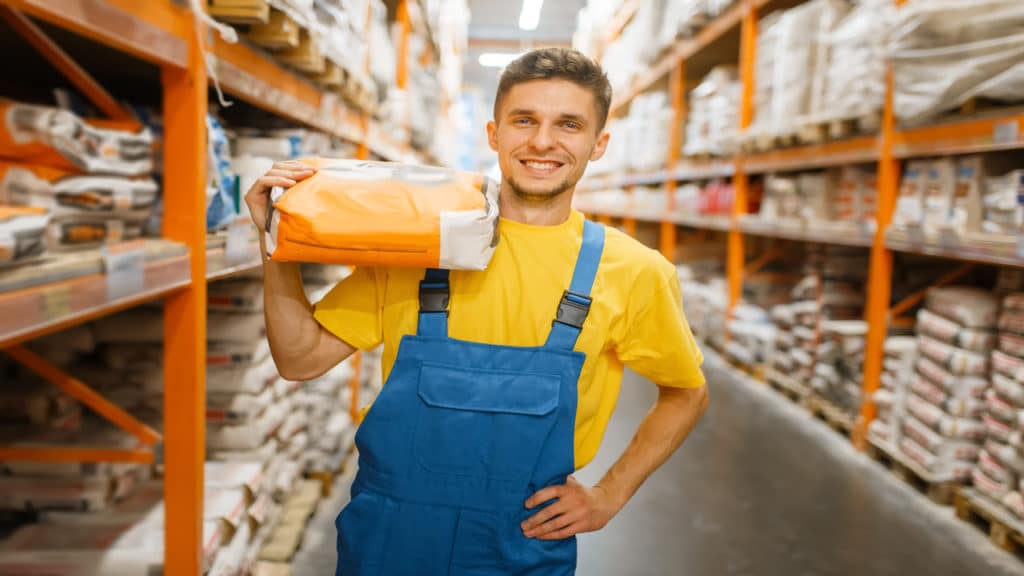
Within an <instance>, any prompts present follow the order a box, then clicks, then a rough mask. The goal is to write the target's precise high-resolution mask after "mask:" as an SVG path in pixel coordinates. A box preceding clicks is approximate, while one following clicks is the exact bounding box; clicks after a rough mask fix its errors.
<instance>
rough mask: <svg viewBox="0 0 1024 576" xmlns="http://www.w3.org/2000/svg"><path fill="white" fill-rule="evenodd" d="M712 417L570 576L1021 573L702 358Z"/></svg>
mask: <svg viewBox="0 0 1024 576" xmlns="http://www.w3.org/2000/svg"><path fill="white" fill-rule="evenodd" d="M705 369H706V373H707V375H708V379H709V381H710V382H711V396H712V399H711V409H710V410H709V412H708V414H707V415H706V416H705V418H704V420H703V421H702V422H701V424H700V425H699V426H698V427H697V430H696V431H695V432H694V434H693V436H692V437H691V438H690V440H689V441H688V442H687V444H686V445H685V446H684V447H683V449H682V450H680V451H679V452H678V453H677V454H676V455H675V456H674V457H673V458H672V459H671V460H669V462H667V463H666V464H665V466H664V467H662V469H661V470H659V471H658V473H657V474H655V475H654V476H653V477H652V478H651V479H650V480H649V481H648V482H647V484H646V485H644V487H643V488H642V489H641V490H640V492H639V493H638V494H637V496H636V497H635V498H634V499H633V500H632V502H630V504H629V505H628V506H627V507H626V509H625V510H623V511H622V512H621V513H620V514H619V516H618V517H616V518H615V519H614V520H613V521H612V523H611V524H609V525H608V527H606V528H605V530H603V531H602V532H599V533H596V534H588V535H585V536H583V537H582V538H581V539H580V560H579V570H578V573H579V574H580V575H581V576H622V575H626V574H628V575H629V576H675V575H680V576H723V575H726V574H728V575H736V576H748V575H749V576H776V575H778V576H833V575H834V576H847V575H854V574H864V575H870V576H888V575H894V576H895V575H899V576H904V575H907V574H914V575H918V574H920V575H925V574H927V575H928V576H945V575H948V576H954V575H955V576H966V575H971V574H978V575H981V574H984V575H986V576H1002V575H1024V563H1022V562H1020V561H1018V560H1017V559H1015V558H1012V557H1010V556H1008V555H1006V554H1004V553H1002V552H999V551H998V550H997V549H995V548H994V547H993V546H992V545H991V544H989V542H988V541H987V539H986V538H985V536H984V535H983V534H982V533H981V532H980V531H978V530H976V529H975V528H973V527H971V526H967V525H965V524H963V523H962V522H960V521H958V520H957V519H956V518H955V517H954V516H953V511H952V509H951V508H939V507H937V506H934V505H933V504H932V503H931V502H929V501H928V500H927V499H925V498H924V497H923V496H921V495H920V494H918V493H917V492H915V491H914V490H912V489H911V488H909V487H907V486H905V485H904V484H902V483H901V482H899V481H898V480H896V479H895V478H894V477H892V475H891V474H889V473H888V472H887V471H885V470H884V469H882V468H881V467H880V466H877V465H876V464H875V463H874V462H871V461H870V460H868V459H867V458H866V457H863V456H862V455H860V454H857V453H856V452H854V451H853V449H852V448H851V447H850V445H849V443H848V442H846V441H845V440H843V439H842V438H841V437H840V436H839V435H838V434H836V433H835V432H833V431H832V430H830V429H828V428H827V427H825V425H824V424H822V423H820V422H817V421H815V420H813V419H812V418H811V417H810V416H808V415H807V414H806V413H805V412H804V411H803V410H801V409H799V408H798V407H797V406H795V405H793V404H791V403H789V402H788V401H786V400H783V399H782V398H781V397H779V396H777V395H776V393H775V392H773V391H771V390H770V389H767V388H765V387H763V386H754V385H751V384H749V383H746V382H743V381H739V380H738V379H736V378H735V377H734V376H733V375H732V372H731V371H729V370H726V369H725V368H724V367H723V366H722V364H721V363H720V361H719V360H718V359H717V358H715V357H709V359H708V361H707V364H706V366H705ZM655 393H656V392H655V389H654V387H653V386H651V385H650V384H649V383H647V382H645V381H643V380H642V379H640V378H639V377H637V376H636V375H632V374H630V375H628V376H627V377H626V381H625V382H623V387H622V395H621V399H620V402H619V406H618V409H617V411H616V415H615V417H614V418H613V419H612V422H611V425H610V426H609V428H608V434H607V437H606V438H605V443H604V445H603V446H602V450H601V452H600V453H599V454H598V456H597V459H596V460H595V461H594V463H593V464H592V465H590V466H588V467H587V468H585V469H584V470H581V471H580V473H579V478H580V479H581V480H582V481H585V482H591V483H592V482H595V481H596V480H597V479H598V478H600V475H601V474H602V473H603V472H604V470H606V469H607V467H608V466H609V465H610V464H611V462H612V461H613V460H614V459H615V457H617V456H618V454H620V453H621V451H622V450H623V449H624V448H625V446H626V444H627V443H628V442H629V439H630V436H631V434H632V432H633V430H635V428H636V425H637V423H638V422H639V421H640V419H641V418H642V417H643V415H644V414H645V413H646V411H647V409H648V408H649V407H650V405H651V403H652V402H653V400H654V397H655ZM341 488H342V489H341V490H340V491H338V492H335V495H334V498H331V499H328V500H327V501H324V502H322V503H321V507H320V511H319V512H318V514H317V516H316V517H315V518H314V519H313V520H312V521H311V523H310V526H309V530H308V532H307V534H306V537H305V541H304V543H303V549H302V551H300V553H299V554H298V556H297V557H296V560H295V563H294V573H295V576H320V575H323V574H330V573H332V572H331V570H333V566H334V564H333V562H334V523H333V520H334V516H335V515H336V514H337V511H338V510H339V509H340V508H341V506H342V505H343V504H344V502H346V501H347V497H346V496H345V493H346V491H347V486H342V487H341Z"/></svg>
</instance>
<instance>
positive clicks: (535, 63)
mask: <svg viewBox="0 0 1024 576" xmlns="http://www.w3.org/2000/svg"><path fill="white" fill-rule="evenodd" d="M555 79H558V80H568V81H569V82H572V83H573V84H576V85H577V86H579V87H581V88H585V89H586V90H588V91H590V93H591V94H593V95H594V102H595V103H596V104H597V117H598V127H597V129H598V131H600V130H603V129H604V124H605V122H606V121H607V120H608V111H609V109H610V108H611V106H612V86H611V84H610V83H609V82H608V76H606V75H605V73H604V70H602V69H601V65H600V64H598V63H597V62H595V61H594V60H592V59H590V58H589V57H587V56H586V55H584V54H583V53H582V52H579V51H578V50H573V49H571V48H540V49H537V50H531V51H529V52H527V53H526V54H523V55H522V56H520V57H519V58H517V59H516V60H515V61H513V62H512V63H511V64H509V65H508V66H507V67H506V68H505V71H504V72H502V73H501V80H500V81H499V82H498V94H497V95H496V96H495V97H494V117H495V119H497V118H498V107H499V106H500V104H501V100H502V98H504V97H505V95H506V94H508V92H509V90H511V89H512V87H513V86H515V85H516V84H523V83H524V82H532V81H534V80H555Z"/></svg>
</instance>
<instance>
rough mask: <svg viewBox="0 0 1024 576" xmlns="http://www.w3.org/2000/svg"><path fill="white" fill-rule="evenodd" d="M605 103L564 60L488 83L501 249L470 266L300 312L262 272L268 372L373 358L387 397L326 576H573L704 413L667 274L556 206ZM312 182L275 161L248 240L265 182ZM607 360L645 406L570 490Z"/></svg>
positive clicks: (597, 430)
mask: <svg viewBox="0 0 1024 576" xmlns="http://www.w3.org/2000/svg"><path fill="white" fill-rule="evenodd" d="M610 102H611V87H610V86H609V84H608V80H607V78H606V77H605V75H604V73H603V71H602V70H601V69H600V67H599V66H598V65H597V64H596V63H594V62H593V61H592V60H590V59H588V58H587V57H585V56H584V55H582V54H580V53H579V52H576V51H573V50H567V49H544V50H536V51H533V52H530V53H528V54H526V55H524V56H522V57H521V58H520V59H518V60H517V61H515V62H513V63H512V64H510V65H509V66H508V68H507V69H506V70H505V72H504V73H503V75H502V78H501V82H500V85H499V88H498V94H497V97H496V100H495V104H494V120H493V121H492V122H490V123H489V124H488V125H487V135H488V138H489V141H490V145H491V148H493V149H494V150H495V151H496V152H497V153H498V158H499V163H500V165H501V172H502V175H503V181H502V183H501V190H500V195H499V201H500V205H501V221H500V223H499V229H500V236H501V238H500V241H499V243H498V246H497V249H496V251H495V253H494V256H493V258H492V260H491V263H490V265H489V266H488V268H487V270H485V271H482V272H477V271H453V272H451V273H450V275H449V273H447V272H442V271H436V270H431V271H426V272H424V271H423V270H412V269H369V268H362V269H358V270H356V271H355V273H354V274H353V275H352V276H351V277H349V278H348V279H346V280H345V281H343V282H341V283H340V284H339V285H338V286H337V287H335V288H334V290H333V291H332V292H331V293H330V294H328V295H327V296H326V297H325V298H324V299H323V300H322V301H321V302H319V303H318V304H317V305H316V306H315V307H313V306H311V305H310V304H309V302H307V300H306V298H305V296H304V295H303V291H302V284H301V280H300V276H299V270H298V267H297V266H296V265H294V264H285V263H277V262H270V261H267V262H265V264H264V282H265V285H266V290H265V294H266V316H267V333H268V338H269V339H270V345H271V350H272V351H273V355H274V359H275V360H276V362H277V366H278V368H279V370H280V372H281V374H282V376H284V377H286V378H289V379H295V380H304V379H310V378H314V377H316V376H318V375H320V374H322V373H324V372H325V371H327V370H328V369H330V368H331V367H333V366H334V365H335V364H337V363H338V362H340V361H342V360H343V359H345V358H346V357H348V356H349V355H350V354H352V353H353V352H354V351H355V350H356V349H369V348H374V347H376V346H377V345H379V344H381V343H383V344H384V357H383V362H384V375H385V379H386V383H385V385H384V388H383V390H382V392H381V394H380V396H379V397H378V399H377V400H376V401H375V403H374V405H373V407H372V408H371V409H370V411H369V412H368V414H367V415H366V419H365V420H364V422H363V424H362V425H361V427H360V430H359V433H358V435H357V445H358V447H359V451H360V461H359V473H358V475H357V478H356V480H355V483H354V485H353V488H352V502H351V503H350V504H349V505H348V506H346V508H345V509H344V510H343V511H342V513H341V514H340V515H339V517H338V521H337V526H338V532H339V534H338V549H339V563H338V574H342V575H345V576H349V575H363V574H376V575H388V576H392V575H434V574H467V575H468V574H472V575H481V574H531V575H533V574H541V575H549V574H550V575H556V574H557V575H563V574H572V573H574V571H575V566H576V539H575V535H576V534H579V533H582V532H588V531H593V530H598V529H600V528H602V527H604V526H605V524H607V523H608V521H609V520H611V518H612V517H613V516H614V515H615V514H616V513H617V512H618V511H619V510H620V509H622V507H623V506H624V505H625V504H626V502H627V501H628V500H629V499H630V497H631V496H632V495H633V493H634V492H635V491H636V490H637V488H639V486H640V484H641V483H642V482H643V481H644V480H645V479H646V478H647V477H648V476H649V475H650V474H651V473H652V472H653V471H654V470H655V469H656V468H658V466H660V465H661V464H662V463H663V462H664V461H665V460H666V459H667V458H668V457H669V456H670V455H671V454H672V453H673V452H674V451H675V450H676V448H678V447H679V445H680V444H681V443H682V441H683V440H684V439H685V438H686V436H687V435H688V434H689V432H690V431H691V430H692V429H693V427H694V425H695V424H696V422H697V420H698V419H699V418H700V416H701V414H702V413H703V412H704V410H705V409H706V406H707V393H706V388H705V386H704V377H703V375H702V374H701V371H700V363H701V361H702V356H701V353H700V351H699V350H698V349H697V346H696V344H695V343H694V340H693V336H692V335H691V333H690V330H689V327H688V326H687V324H686V319H685V318H684V316H683V313H682V309H681V296H680V291H679V283H678V280H677V279H676V274H675V268H674V267H673V266H672V265H671V264H670V263H669V262H667V261H666V260H665V259H664V258H663V257H662V256H661V255H659V254H658V253H657V252H654V251H653V250H650V249H648V248H646V247H644V246H642V245H641V244H639V243H638V242H636V241H635V240H633V239H631V238H629V237H627V236H625V235H624V234H621V233H619V232H618V231H615V230H607V231H606V230H605V229H604V227H603V226H600V225H598V224H594V223H592V222H585V221H584V218H583V216H582V215H581V214H580V213H579V212H576V211H574V210H573V209H572V207H571V203H572V195H573V191H574V189H575V186H576V183H577V181H578V180H579V179H580V177H581V176H582V175H583V172H584V170H585V169H586V166H587V163H588V162H589V161H596V160H598V159H600V158H601V156H602V155H604V152H605V148H606V146H607V145H608V138H609V136H608V133H607V132H605V131H604V127H605V121H606V119H607V117H608V110H609V106H610ZM310 174H311V171H310V169H308V168H305V167H304V166H302V165H301V164H296V163H294V162H281V163H278V164H277V165H275V167H274V169H273V170H271V171H270V172H269V173H268V174H267V175H266V176H265V177H263V178H261V179H260V180H259V181H258V182H257V183H256V184H255V185H254V186H253V188H252V190H250V191H249V193H248V194H247V196H246V201H247V202H248V204H249V206H250V209H251V211H252V214H253V218H254V220H255V222H256V224H257V226H259V227H260V229H263V223H264V221H265V218H266V208H267V197H268V190H269V188H270V187H272V186H290V185H292V184H294V183H295V182H297V181H299V180H302V179H304V178H307V177H308V176H309V175H310ZM624 365H625V366H629V367H630V368H632V369H633V370H635V371H636V372H638V373H639V374H641V375H642V376H645V377H647V378H649V379H650V380H652V381H654V382H655V383H656V384H657V385H658V391H659V394H658V400H657V402H656V403H655V405H654V407H653V409H652V410H651V411H650V413H649V414H648V415H647V416H646V418H645V419H644V420H643V422H642V423H641V424H640V427H639V429H638V430H637V432H636V436H635V437H634V438H633V441H632V443H631V444H630V445H629V447H628V448H627V449H626V451H625V452H624V453H623V454H622V456H621V458H620V459H619V460H618V461H617V462H616V464H615V465H614V466H612V468H611V469H610V470H609V471H608V472H607V474H606V475H605V476H604V478H603V479H602V480H601V481H600V482H599V483H598V484H597V485H596V486H584V485H583V484H581V483H579V482H577V481H576V480H575V479H574V478H573V477H572V476H571V474H572V472H573V471H574V470H575V469H578V468H580V467H581V466H583V465H585V464H587V463H588V462H590V460H591V459H592V458H593V457H594V455H595V453H596V452H597V449H598V446H599V444H600V442H601V438H602V435H603V434H604V430H605V427H606V425H607V423H608V420H609V418H610V417H611V414H612V411H613V410H614V408H615V403H616V399H617V397H618V392H619V386H620V382H621V379H622V372H623V366H624Z"/></svg>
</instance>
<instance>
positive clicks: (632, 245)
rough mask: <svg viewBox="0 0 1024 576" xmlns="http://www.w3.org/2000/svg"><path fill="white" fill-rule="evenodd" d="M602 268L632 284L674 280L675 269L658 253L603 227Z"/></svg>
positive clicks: (628, 237)
mask: <svg viewBox="0 0 1024 576" xmlns="http://www.w3.org/2000/svg"><path fill="white" fill-rule="evenodd" d="M601 264H602V266H604V267H606V268H607V269H608V271H609V272H613V273H615V274H616V275H622V276H624V277H627V278H630V279H632V280H633V281H637V280H644V281H656V280H659V279H660V280H662V281H663V280H667V279H669V278H672V277H675V276H676V267H675V266H674V265H673V264H672V263H671V262H669V261H668V259H666V258H665V256H664V255H662V254H661V252H659V251H657V250H654V249H652V248H649V247H647V246H646V245H644V244H643V243H642V242H640V241H639V240H637V239H635V238H633V237H631V236H629V235H628V234H625V233H624V232H622V231H621V230H618V229H617V228H613V227H611V226H607V227H606V233H605V243H604V254H603V255H602V257H601Z"/></svg>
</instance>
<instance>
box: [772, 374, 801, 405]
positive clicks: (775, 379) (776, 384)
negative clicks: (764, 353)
mask: <svg viewBox="0 0 1024 576" xmlns="http://www.w3.org/2000/svg"><path fill="white" fill-rule="evenodd" d="M765 379H766V380H767V381H768V384H769V385H770V386H771V387H772V388H774V389H776V390H778V391H779V393H780V394H782V395H783V396H785V397H786V398H789V399H790V400H792V401H793V402H795V403H797V404H800V403H802V402H803V400H804V398H806V397H807V396H808V395H809V394H810V392H811V389H810V388H808V387H807V386H805V385H804V384H803V383H801V382H800V381H799V380H797V379H795V378H790V377H789V376H788V375H786V374H783V373H782V372H779V371H778V370H776V369H774V368H768V370H767V371H766V372H765Z"/></svg>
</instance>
